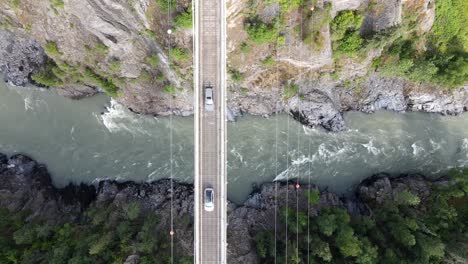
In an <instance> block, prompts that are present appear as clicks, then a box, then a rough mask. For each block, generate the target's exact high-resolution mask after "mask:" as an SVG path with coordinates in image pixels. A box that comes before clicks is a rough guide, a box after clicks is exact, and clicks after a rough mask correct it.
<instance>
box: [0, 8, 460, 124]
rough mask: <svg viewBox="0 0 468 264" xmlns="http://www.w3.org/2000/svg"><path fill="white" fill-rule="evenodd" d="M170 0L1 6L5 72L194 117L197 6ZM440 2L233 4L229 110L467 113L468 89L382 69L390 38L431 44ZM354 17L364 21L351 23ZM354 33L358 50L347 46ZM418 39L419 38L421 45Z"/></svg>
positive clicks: (326, 116) (333, 118) (312, 120)
mask: <svg viewBox="0 0 468 264" xmlns="http://www.w3.org/2000/svg"><path fill="white" fill-rule="evenodd" d="M439 1H442V0H439ZM164 3H165V2H164V1H145V0H141V1H134V0H132V1H130V0H119V1H110V0H86V1H79V0H56V1H49V0H40V1H27V0H15V1H13V0H11V1H10V0H3V1H0V7H1V9H0V21H1V22H2V23H1V24H2V26H3V27H2V29H0V52H1V55H2V56H0V68H1V69H2V71H3V72H4V73H5V78H6V79H7V80H8V81H10V82H11V83H13V84H15V85H24V84H25V83H26V82H27V81H28V80H31V77H34V75H36V77H35V78H32V79H34V80H35V82H36V83H38V82H39V83H41V82H42V83H45V85H46V86H55V87H58V88H59V91H61V93H63V94H64V95H66V96H69V97H72V98H80V97H83V96H88V95H92V94H94V93H96V92H98V91H105V92H107V93H108V94H110V95H111V96H113V97H115V98H116V99H117V100H118V101H119V102H121V103H123V104H124V105H126V106H127V107H129V108H130V109H131V110H133V111H135V112H140V113H145V114H155V115H168V114H177V115H190V114H191V113H192V112H193V106H192V98H193V94H192V88H191V87H192V77H191V74H192V68H191V61H192V60H191V56H192V51H191V49H192V30H191V29H190V21H191V18H190V16H191V11H190V2H189V1H188V0H187V1H178V2H177V5H176V6H174V7H173V8H172V9H171V10H170V12H169V13H168V12H167V9H168V8H169V7H168V6H166V5H165V4H164ZM435 9H436V7H435V5H434V3H433V2H432V1H399V0H392V1H381V0H372V1H367V0H355V1H354V0H353V1H341V0H331V1H322V0H320V1H312V0H310V1H305V2H304V5H303V6H300V7H299V6H294V5H293V6H290V7H288V5H284V3H282V1H278V2H271V1H262V0H256V1H247V0H242V1H228V12H227V16H228V23H227V25H228V52H229V54H228V70H229V73H230V74H229V80H228V90H229V91H228V97H229V99H228V106H229V108H230V109H229V112H230V113H232V115H233V116H236V115H241V114H243V113H250V114H254V115H271V114H273V113H279V112H288V113H290V114H291V115H293V116H294V117H295V118H296V119H297V120H299V121H300V122H302V123H303V124H306V125H308V126H311V127H313V126H321V127H324V128H326V129H328V130H332V131H340V130H343V129H344V128H345V121H344V120H343V116H342V114H343V112H344V111H349V110H357V111H364V112H366V113H372V112H374V111H376V110H378V109H387V110H393V111H399V112H402V111H426V112H435V113H442V114H459V113H461V112H463V111H466V109H467V106H468V86H466V85H464V86H463V85H461V86H459V87H458V88H455V89H452V90H448V89H445V88H442V87H440V85H438V84H428V83H427V82H423V81H418V82H415V81H409V80H404V78H392V77H388V76H387V75H388V74H387V75H385V74H381V73H380V72H379V70H376V69H375V67H374V66H375V65H374V64H375V62H376V60H377V59H379V58H381V57H385V56H384V55H383V53H385V51H386V50H388V49H389V47H391V46H392V45H393V43H394V42H395V43H398V40H400V39H402V38H406V36H411V35H415V36H420V38H421V39H425V38H428V39H430V34H432V33H431V32H430V31H431V29H432V27H433V25H434V20H435V17H436V16H435ZM352 16H354V18H353V19H355V20H356V21H355V23H356V25H352V24H349V25H344V24H345V23H350V22H349V21H348V20H346V19H349V18H350V17H352ZM340 23H341V24H340ZM353 26H356V28H353ZM340 27H343V28H340ZM168 28H172V29H173V33H172V34H167V29H168ZM352 34H355V35H353V36H355V37H356V36H357V35H356V34H360V35H359V38H357V37H356V38H357V39H354V40H355V41H358V43H361V44H360V46H359V48H356V47H354V49H356V50H351V48H350V47H341V46H340V45H342V44H341V43H348V42H346V40H345V38H346V37H347V36H351V35H352ZM421 39H420V40H419V41H420V42H421V43H417V42H416V41H417V40H413V39H411V41H413V42H414V45H415V46H420V47H421V51H420V52H423V51H424V49H427V48H423V43H422V40H421ZM41 47H42V48H44V49H42V48H41ZM44 50H45V52H44ZM350 50H351V51H350ZM460 67H464V66H460ZM423 71H424V70H423ZM427 71H431V69H427ZM439 71H440V70H439ZM38 74H39V76H37V75H38ZM408 75H410V74H409V73H408ZM465 75H466V74H465ZM51 78H52V80H50V79H51ZM464 78H465V79H466V76H465V77H464ZM44 79H46V80H44Z"/></svg>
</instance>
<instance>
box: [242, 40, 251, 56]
mask: <svg viewBox="0 0 468 264" xmlns="http://www.w3.org/2000/svg"><path fill="white" fill-rule="evenodd" d="M240 50H241V52H242V53H249V52H250V45H249V44H247V42H242V44H241V46H240Z"/></svg>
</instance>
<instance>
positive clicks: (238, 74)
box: [229, 68, 244, 83]
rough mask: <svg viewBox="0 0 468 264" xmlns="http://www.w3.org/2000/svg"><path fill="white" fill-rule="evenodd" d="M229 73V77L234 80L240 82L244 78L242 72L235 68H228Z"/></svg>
mask: <svg viewBox="0 0 468 264" xmlns="http://www.w3.org/2000/svg"><path fill="white" fill-rule="evenodd" d="M229 73H230V74H231V78H232V80H233V81H234V82H237V83H238V82H241V81H243V80H244V74H242V73H241V72H240V71H238V70H236V69H232V68H231V69H229Z"/></svg>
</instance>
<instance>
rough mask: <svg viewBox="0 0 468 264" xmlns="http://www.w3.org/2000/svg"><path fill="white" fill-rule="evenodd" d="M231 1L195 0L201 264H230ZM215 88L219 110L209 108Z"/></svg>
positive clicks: (197, 228)
mask: <svg viewBox="0 0 468 264" xmlns="http://www.w3.org/2000/svg"><path fill="white" fill-rule="evenodd" d="M224 1H225V0H195V1H193V3H194V4H193V5H194V6H193V8H194V51H195V54H194V82H195V85H194V86H195V89H194V90H195V93H194V94H195V96H194V97H195V100H194V101H195V102H194V107H195V121H194V122H195V241H194V244H195V252H194V253H195V263H196V264H201V263H203V264H205V263H216V264H225V263H226V157H225V144H226V135H225V131H226V122H225V109H226V106H225V102H226V100H225V90H226V89H225V88H226V76H225V72H226V66H225V65H226V46H225V45H226V33H225V32H226V31H225V27H226V24H225V2H224ZM208 83H210V84H211V85H212V86H213V99H214V110H213V111H207V110H206V109H205V107H204V104H205V101H204V85H205V84H208ZM207 187H212V188H213V189H214V210H213V211H212V212H207V211H205V210H204V197H203V193H204V189H205V188H207Z"/></svg>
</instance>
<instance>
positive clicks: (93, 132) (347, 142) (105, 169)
mask: <svg viewBox="0 0 468 264" xmlns="http://www.w3.org/2000/svg"><path fill="white" fill-rule="evenodd" d="M345 119H346V121H347V126H348V128H349V129H348V130H347V131H345V132H341V133H328V132H326V131H323V130H321V129H306V128H304V127H303V126H301V125H300V124H298V123H297V122H295V121H294V120H293V119H292V118H290V117H288V116H287V115H278V116H273V117H270V118H262V117H254V116H246V117H243V118H240V119H239V121H238V122H235V123H229V124H228V182H229V183H228V196H229V198H230V199H231V200H232V201H234V202H242V201H243V200H244V199H245V198H246V196H247V195H248V194H249V193H250V192H251V190H252V184H253V183H262V182H268V181H272V180H274V179H275V178H276V179H282V180H284V179H287V178H290V179H293V178H295V177H300V180H301V182H303V183H307V182H308V181H309V179H310V181H311V182H312V183H315V184H317V185H319V186H321V187H328V189H329V190H332V191H336V192H339V193H342V194H346V193H349V191H350V190H352V189H353V187H354V186H355V185H356V184H358V183H359V182H360V181H361V180H362V179H364V178H366V177H369V176H371V175H372V174H375V173H379V172H387V173H390V174H392V175H398V174H400V173H405V172H411V173H423V174H425V175H429V176H438V175H441V174H442V173H444V172H446V171H447V170H449V169H450V168H453V167H456V166H468V115H466V114H465V115H462V116H459V117H452V116H448V117H443V116H440V115H436V114H424V113H403V114H397V113H392V112H385V111H382V112H378V113H375V114H373V115H366V114H362V113H357V112H350V113H346V114H345ZM171 124H172V125H171ZM171 127H172V129H171ZM171 131H172V133H173V142H174V144H173V146H172V150H173V161H172V164H173V165H174V166H173V171H172V175H173V177H174V178H175V179H177V180H180V181H184V182H192V181H193V118H191V117H184V118H182V117H174V118H172V122H171V119H170V118H156V117H150V116H142V115H137V114H134V113H131V112H130V111H128V110H127V109H125V107H122V106H121V105H119V104H117V103H116V102H114V101H110V100H109V98H108V97H107V96H105V95H97V96H94V97H91V98H86V99H83V100H80V101H74V100H70V99H67V98H64V97H62V96H60V95H58V94H57V93H56V92H54V91H51V90H46V89H37V88H27V87H26V88H24V87H9V86H7V85H5V84H4V83H3V82H2V83H0V152H3V153H6V154H13V153H26V154H28V155H30V156H32V157H33V158H35V159H37V160H38V161H39V162H41V163H44V164H46V165H47V167H48V169H49V171H50V172H51V174H52V177H53V181H54V183H55V184H56V185H57V186H64V185H66V184H68V183H69V182H75V183H76V182H96V181H98V180H102V179H116V180H122V181H123V180H133V181H152V180H157V179H161V178H168V177H170V176H171V171H170V167H171V166H170V164H171V159H170V156H169V153H170V151H169V149H170V145H169V136H170V133H171Z"/></svg>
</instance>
